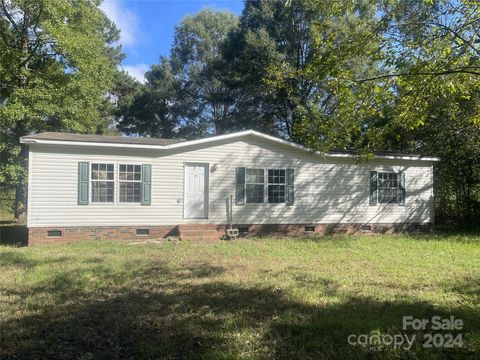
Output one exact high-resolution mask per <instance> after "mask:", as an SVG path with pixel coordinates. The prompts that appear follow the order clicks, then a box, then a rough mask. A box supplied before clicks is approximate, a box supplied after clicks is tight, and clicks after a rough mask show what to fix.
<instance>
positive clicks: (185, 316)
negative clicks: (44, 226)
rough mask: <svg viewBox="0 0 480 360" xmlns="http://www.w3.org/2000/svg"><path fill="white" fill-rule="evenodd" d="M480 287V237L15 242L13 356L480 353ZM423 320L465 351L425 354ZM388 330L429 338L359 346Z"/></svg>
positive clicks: (6, 336) (0, 270)
mask: <svg viewBox="0 0 480 360" xmlns="http://www.w3.org/2000/svg"><path fill="white" fill-rule="evenodd" d="M479 295H480V236H478V235H455V234H441V235H423V236H365V237H323V238H322V237H320V238H317V239H258V240H237V241H233V242H225V241H222V242H219V243H215V244H212V243H209V244H201V243H189V242H178V243H175V242H169V241H165V242H163V243H158V244H156V243H149V244H143V245H128V244H126V243H119V242H104V241H97V242H88V243H77V244H70V245H55V246H42V247H36V248H14V247H6V246H1V247H0V358H2V359H3V358H10V357H11V358H14V359H17V358H25V359H34V358H38V359H57V358H58V359H99V358H100V359H101V358H105V359H114V358H118V359H125V358H131V359H151V358H153V359H157V358H171V359H177V358H208V359H236V358H245V359H251V358H258V359H266V358H267V359H268V358H277V359H278V358H280V359H283V358H312V359H327V358H367V359H398V358H408V359H416V358H420V359H424V358H428V359H429V358H432V359H443V358H448V359H451V358H458V359H463V358H468V357H472V358H478V356H479V355H478V352H479V351H480V296H479ZM409 315H410V316H413V317H415V318H420V319H423V318H427V319H430V318H431V317H432V316H435V315H438V316H442V317H445V318H446V317H449V316H450V315H453V316H455V317H457V318H460V319H462V320H463V322H464V327H463V330H461V331H444V332H442V331H437V333H441V334H444V333H452V334H454V335H456V334H458V333H462V334H463V340H464V346H463V347H462V348H461V349H460V350H459V349H436V350H435V349H423V348H422V343H423V333H422V332H419V331H413V330H410V329H409V330H407V331H403V330H402V317H403V316H409ZM376 331H378V332H380V334H381V335H389V334H391V335H394V334H401V333H405V334H407V335H415V336H417V341H416V342H415V343H414V345H413V346H412V348H411V349H410V350H409V351H406V350H404V349H401V350H398V349H394V348H393V347H391V346H383V347H382V346H379V347H376V348H369V347H362V346H352V345H349V344H348V342H347V338H348V336H349V335H350V334H373V333H375V332H376ZM426 332H428V331H426ZM430 332H431V331H430ZM475 352H477V354H476V353H475Z"/></svg>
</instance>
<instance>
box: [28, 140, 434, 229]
mask: <svg viewBox="0 0 480 360" xmlns="http://www.w3.org/2000/svg"><path fill="white" fill-rule="evenodd" d="M79 161H90V162H113V163H124V162H126V163H148V164H151V165H152V202H151V205H149V206H142V205H140V204H125V203H122V204H89V205H77V176H78V162H79ZM188 162H199V163H208V164H209V165H210V169H211V170H210V174H209V178H210V183H209V211H208V214H209V216H208V219H206V220H200V221H199V220H189V219H184V218H183V191H184V164H185V163H188ZM213 165H216V166H215V167H216V171H212V169H213V168H214V167H213ZM239 166H245V167H247V168H248V167H251V168H293V169H295V203H294V205H293V206H287V205H285V204H268V203H264V204H245V205H243V206H236V205H234V206H233V222H234V223H237V224H348V223H349V224H365V223H368V224H375V223H381V224H398V223H431V222H432V219H433V175H432V163H430V162H424V161H399V160H381V161H380V160H375V161H372V162H364V163H360V164H355V159H348V158H345V159H344V158H338V159H334V160H332V159H324V158H321V157H319V156H315V155H310V154H308V153H306V152H304V151H301V150H296V149H292V148H291V147H288V146H286V145H282V144H276V143H272V142H270V141H267V140H264V139H259V138H256V137H252V136H245V137H244V138H241V141H240V140H238V141H232V140H225V141H222V142H220V141H219V142H218V143H215V145H211V144H209V145H195V146H193V145H192V146H189V147H185V148H181V149H177V150H168V151H167V150H143V149H127V148H115V149H113V148H98V147H97V148H94V147H90V148H87V147H80V146H61V145H44V144H31V145H30V173H29V179H30V183H29V207H28V210H29V211H28V226H29V227H30V228H34V227H41V228H47V227H55V228H56V227H63V228H66V227H101V226H132V227H133V226H142V225H145V224H148V225H149V226H165V225H177V224H184V223H192V222H195V223H198V222H206V223H211V224H226V223H227V222H228V221H227V213H226V201H227V199H228V198H229V197H230V195H233V196H235V168H236V167H239ZM370 170H377V171H396V172H398V171H404V172H405V180H406V203H405V206H399V205H395V204H388V205H382V204H379V205H377V206H370V205H369V191H370V190H369V187H370V180H369V172H370Z"/></svg>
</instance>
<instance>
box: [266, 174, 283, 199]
mask: <svg viewBox="0 0 480 360" xmlns="http://www.w3.org/2000/svg"><path fill="white" fill-rule="evenodd" d="M285 179H286V171H285V170H284V169H269V170H268V202H269V203H273V204H278V203H284V202H285V188H286V187H285Z"/></svg>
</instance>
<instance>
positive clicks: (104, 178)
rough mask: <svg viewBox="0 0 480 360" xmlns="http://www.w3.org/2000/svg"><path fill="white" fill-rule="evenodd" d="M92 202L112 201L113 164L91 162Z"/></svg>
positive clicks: (113, 189)
mask: <svg viewBox="0 0 480 360" xmlns="http://www.w3.org/2000/svg"><path fill="white" fill-rule="evenodd" d="M90 174H91V175H90V181H91V183H92V202H93V203H113V202H114V192H115V173H114V165H113V164H103V163H92V165H91V171H90Z"/></svg>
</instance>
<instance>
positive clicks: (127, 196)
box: [120, 182, 140, 202]
mask: <svg viewBox="0 0 480 360" xmlns="http://www.w3.org/2000/svg"><path fill="white" fill-rule="evenodd" d="M120 202H140V183H139V182H121V183H120Z"/></svg>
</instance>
